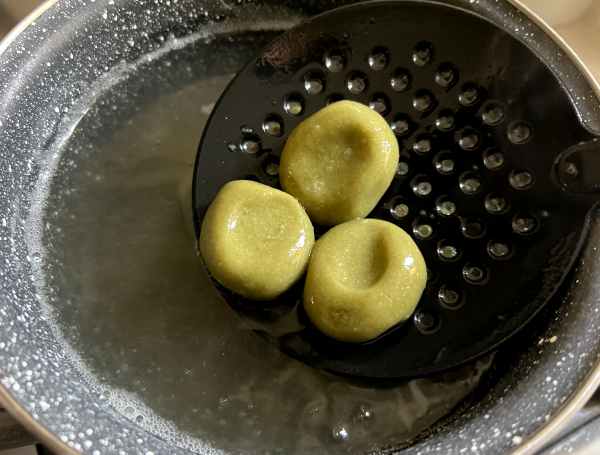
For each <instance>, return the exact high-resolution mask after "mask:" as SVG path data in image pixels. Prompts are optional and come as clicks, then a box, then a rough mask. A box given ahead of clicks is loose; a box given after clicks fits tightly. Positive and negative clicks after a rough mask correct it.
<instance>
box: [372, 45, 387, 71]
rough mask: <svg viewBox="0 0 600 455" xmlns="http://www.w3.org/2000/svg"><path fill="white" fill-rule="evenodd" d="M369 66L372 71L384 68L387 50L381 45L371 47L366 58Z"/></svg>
mask: <svg viewBox="0 0 600 455" xmlns="http://www.w3.org/2000/svg"><path fill="white" fill-rule="evenodd" d="M367 61H368V63H369V67H370V68H371V69H372V70H373V71H381V70H383V69H385V68H386V67H387V65H388V62H389V52H388V50H387V49H385V48H383V47H378V48H375V49H373V51H372V52H371V54H370V55H369V57H368V59H367Z"/></svg>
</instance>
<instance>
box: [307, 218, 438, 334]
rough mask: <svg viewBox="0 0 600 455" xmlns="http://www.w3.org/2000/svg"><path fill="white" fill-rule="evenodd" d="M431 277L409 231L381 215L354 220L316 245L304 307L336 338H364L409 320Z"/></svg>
mask: <svg viewBox="0 0 600 455" xmlns="http://www.w3.org/2000/svg"><path fill="white" fill-rule="evenodd" d="M426 281H427V268H426V266H425V260H424V259H423V256H422V254H421V252H420V251H419V248H418V247H417V245H416V244H415V242H414V241H413V240H412V238H411V237H410V236H409V235H408V234H407V233H406V232H404V231H403V230H402V229H400V228H399V227H397V226H396V225H394V224H392V223H388V222H387V221H382V220H375V219H366V220H354V221H349V222H347V223H343V224H340V225H338V226H336V227H334V228H332V229H331V230H329V232H327V233H326V234H325V235H323V237H321V238H320V239H319V240H318V241H317V243H316V244H315V247H314V249H313V252H312V256H311V259H310V262H309V265H308V273H307V277H306V283H305V287H304V308H305V310H306V313H307V314H308V316H309V318H310V319H311V321H312V322H313V324H314V325H315V326H316V327H317V328H318V329H319V330H320V331H321V332H323V333H324V334H326V335H328V336H330V337H331V338H335V339H337V340H340V341H346V342H364V341H368V340H371V339H373V338H376V337H378V336H379V335H381V334H382V333H384V332H385V331H387V330H388V329H390V328H391V327H393V326H394V325H396V324H398V323H399V322H402V321H404V320H406V319H408V318H409V317H410V315H411V314H412V313H413V312H414V310H415V308H416V306H417V303H418V302H419V299H420V298H421V294H422V293H423V290H424V289H425V283H426Z"/></svg>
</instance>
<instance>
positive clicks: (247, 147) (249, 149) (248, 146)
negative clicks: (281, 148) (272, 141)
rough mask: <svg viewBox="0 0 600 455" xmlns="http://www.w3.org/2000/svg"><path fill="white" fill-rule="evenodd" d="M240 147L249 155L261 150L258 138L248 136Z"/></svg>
mask: <svg viewBox="0 0 600 455" xmlns="http://www.w3.org/2000/svg"><path fill="white" fill-rule="evenodd" d="M240 148H241V150H242V152H244V153H247V154H248V155H255V154H256V153H258V152H260V149H261V146H260V142H259V140H258V139H255V138H247V139H244V140H243V141H242V143H241V144H240Z"/></svg>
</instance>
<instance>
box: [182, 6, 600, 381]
mask: <svg viewBox="0 0 600 455" xmlns="http://www.w3.org/2000/svg"><path fill="white" fill-rule="evenodd" d="M340 99H350V100H355V101H358V102H361V103H364V104H367V105H369V106H370V107H371V108H373V109H375V110H377V111H378V112H379V113H381V114H382V115H383V116H384V117H385V118H386V119H387V120H388V121H389V123H390V125H391V127H392V128H393V130H394V132H395V133H396V136H397V138H398V142H399V144H400V150H401V158H400V162H399V163H398V169H397V175H396V178H395V180H394V182H393V183H392V185H391V187H390V188H389V190H388V192H387V193H386V195H385V196H384V197H383V198H382V200H381V201H380V203H379V205H378V206H377V207H376V209H375V210H374V211H373V213H372V214H371V215H370V216H371V217H375V218H381V219H384V220H388V221H391V222H394V223H396V224H397V225H399V226H400V227H402V228H403V229H405V230H406V231H407V232H409V233H410V234H411V235H412V236H413V237H414V238H415V240H416V242H417V244H418V245H419V247H420V248H421V251H422V252H423V255H424V257H425V260H426V262H427V266H428V269H429V281H428V284H427V288H426V290H425V292H424V294H423V297H422V299H421V301H420V302H419V305H418V307H417V311H416V312H415V314H414V316H413V318H412V319H410V320H409V321H407V322H405V323H403V324H400V325H398V326H397V327H394V328H393V329H391V330H390V331H388V332H387V333H386V334H384V335H382V336H381V337H379V338H378V339H377V340H374V341H372V342H369V343H364V344H360V345H353V344H345V343H340V342H337V341H335V340H332V339H329V338H327V337H326V336H324V335H322V334H320V333H319V332H318V331H317V330H316V329H315V328H314V327H313V326H312V325H311V324H310V322H309V320H308V318H307V317H306V315H305V314H304V311H303V308H302V304H301V302H302V287H303V283H302V282H300V283H298V284H297V285H295V286H294V287H293V288H292V289H291V290H289V291H288V292H287V293H285V294H284V295H283V296H282V297H280V298H279V299H277V300H276V301H274V302H270V303H267V304H265V303H260V304H255V303H253V302H250V301H247V300H245V299H243V298H241V297H239V296H237V295H235V294H233V293H231V292H230V291H228V290H226V289H224V288H222V287H221V286H219V285H218V284H216V283H215V286H217V288H218V289H219V291H220V292H221V294H222V295H223V297H224V299H225V300H226V301H227V302H228V303H229V304H230V305H231V306H232V307H233V308H234V309H235V310H236V311H237V312H238V313H239V314H240V315H242V317H243V318H244V319H245V320H246V321H247V322H248V323H249V324H250V327H252V328H253V329H254V330H256V331H257V332H258V333H259V334H261V335H262V336H264V337H266V338H267V339H268V340H270V341H272V342H274V343H277V344H278V345H279V346H280V348H281V349H282V350H283V351H284V352H286V353H287V354H289V355H291V356H293V357H296V358H298V359H300V360H302V361H304V362H306V363H308V364H310V365H312V366H315V367H318V368H323V369H326V370H329V371H333V372H336V373H340V374H346V375H353V376H360V377H372V378H400V377H414V376H420V375H424V374H429V373H433V372H436V371H440V370H444V369H447V368H450V367H453V366H456V365H459V364H461V363H463V362H465V361H468V360H470V359H473V358H475V357H477V356H479V355H481V354H483V353H486V352H489V351H490V350H492V349H493V348H495V347H497V346H498V345H499V344H500V343H502V342H503V341H505V340H506V339H507V338H509V337H510V336H511V335H513V334H515V333H516V332H517V331H518V330H520V329H521V328H522V327H524V325H525V324H526V323H527V322H528V321H529V320H531V318H533V316H535V314H536V313H537V312H538V311H539V310H540V309H541V307H542V306H543V305H544V304H545V303H546V302H547V301H548V300H549V299H550V297H551V296H552V295H553V294H554V292H555V291H556V290H557V288H558V286H559V285H560V283H561V282H562V280H563V279H564V277H565V275H566V274H567V272H568V270H569V268H570V267H571V265H572V263H573V261H574V259H575V258H576V255H577V254H578V252H579V250H580V247H581V244H582V242H583V240H584V239H585V234H586V232H587V227H588V221H587V214H588V212H589V211H590V209H591V207H592V206H593V204H594V203H595V201H596V200H597V198H596V197H594V196H593V195H592V194H589V193H591V192H593V191H595V190H596V189H597V188H596V187H595V186H594V182H595V181H598V179H595V173H594V171H593V167H592V166H591V165H593V164H594V161H599V163H598V164H600V158H599V157H598V156H599V153H598V146H597V144H596V138H595V136H593V135H592V134H591V133H590V132H588V131H587V130H586V129H585V128H584V127H583V126H582V125H581V123H580V120H579V119H578V116H577V114H576V112H575V109H574V108H573V106H572V104H571V102H570V100H569V96H568V94H567V92H566V91H565V90H564V89H563V87H562V86H561V84H560V82H559V81H558V79H557V78H556V77H555V76H554V75H553V73H552V71H551V70H550V69H549V68H548V67H547V66H546V65H545V64H544V63H543V62H542V61H541V60H540V59H538V57H537V56H536V55H535V54H534V53H533V52H532V51H531V50H530V49H529V48H527V47H526V46H525V45H524V44H523V43H521V42H520V41H518V40H517V39H515V38H514V37H512V36H511V35H509V34H508V33H507V32H505V31H503V30H502V29H500V28H498V27H497V26H495V25H494V24H492V23H490V22H488V21H487V20H486V19H484V18H481V17H480V16H478V15H476V14H473V13H471V12H468V11H465V10H462V9H460V8H457V7H451V6H448V5H444V4H441V3H438V2H429V1H427V2H424V1H420V2H415V1H381V2H379V1H378V2H365V3H359V4H355V5H352V6H347V7H343V8H339V9H336V10H333V11H330V12H328V13H325V14H322V15H320V16H318V17H315V18H313V19H311V20H310V21H308V22H306V23H303V24H301V25H299V26H298V27H295V28H293V29H292V30H290V31H288V32H286V33H285V34H283V35H281V36H280V37H279V38H277V39H276V40H275V41H274V42H272V43H271V44H270V45H269V46H268V47H267V48H265V49H264V50H263V52H262V53H261V55H259V56H257V58H256V59H255V60H253V61H252V62H250V63H249V64H248V65H247V66H246V67H245V68H244V69H243V70H242V71H241V72H240V73H239V74H238V76H237V77H236V78H235V79H234V80H233V82H232V83H231V84H230V86H229V87H228V89H227V90H226V92H225V93H224V94H223V96H222V97H221V99H220V101H219V102H218V104H217V106H216V107H215V109H214V111H213V114H212V116H211V119H210V120H209V122H208V125H207V126H206V129H205V131H204V135H203V138H202V142H201V145H200V150H199V153H198V157H197V160H196V168H195V175H194V187H193V197H194V215H195V224H196V232H197V233H198V234H199V226H200V224H201V219H202V216H203V214H204V211H205V210H206V208H207V207H208V205H209V204H210V203H211V201H212V199H213V198H214V196H215V195H216V193H217V191H218V190H219V189H220V188H221V187H222V186H223V185H224V184H225V183H226V182H228V181H230V180H234V179H241V178H251V179H255V180H258V181H261V182H263V183H266V184H268V185H272V186H275V187H278V186H279V182H278V177H277V171H278V160H279V155H280V153H281V151H282V149H283V146H284V144H285V140H286V137H287V136H288V134H289V133H290V131H291V130H292V129H293V128H294V127H295V126H296V125H298V124H299V123H300V122H301V121H302V120H303V119H305V118H307V117H308V116H309V115H311V114H313V113H315V112H316V111H318V110H319V109H321V108H322V107H324V106H325V105H327V104H328V103H331V102H335V101H338V100H340ZM578 144H579V145H578ZM590 164H591V165H590ZM323 232H325V229H322V228H319V227H317V234H322V233H323Z"/></svg>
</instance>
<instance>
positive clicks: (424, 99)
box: [412, 90, 435, 112]
mask: <svg viewBox="0 0 600 455" xmlns="http://www.w3.org/2000/svg"><path fill="white" fill-rule="evenodd" d="M434 103H435V98H434V97H433V95H432V94H431V93H429V92H428V91H426V90H419V91H418V92H417V93H416V95H415V97H414V98H413V100H412V106H413V108H414V109H415V110H417V111H419V112H427V111H429V110H431V108H432V107H433V105H434Z"/></svg>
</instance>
